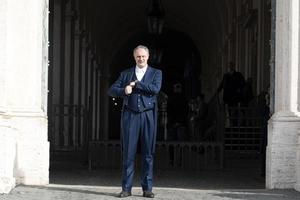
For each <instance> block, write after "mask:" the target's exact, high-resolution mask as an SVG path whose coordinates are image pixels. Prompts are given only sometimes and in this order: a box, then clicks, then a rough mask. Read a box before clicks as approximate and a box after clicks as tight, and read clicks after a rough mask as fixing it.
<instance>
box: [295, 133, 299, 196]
mask: <svg viewBox="0 0 300 200" xmlns="http://www.w3.org/2000/svg"><path fill="white" fill-rule="evenodd" d="M296 173H297V180H296V185H295V190H297V191H299V192H300V131H298V147H297V162H296Z"/></svg>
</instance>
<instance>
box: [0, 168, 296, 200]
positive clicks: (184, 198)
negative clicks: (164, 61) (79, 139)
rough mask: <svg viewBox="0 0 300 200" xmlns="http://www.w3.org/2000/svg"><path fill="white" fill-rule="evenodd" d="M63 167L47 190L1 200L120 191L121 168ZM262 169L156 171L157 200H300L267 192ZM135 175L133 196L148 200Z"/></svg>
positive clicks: (88, 198)
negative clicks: (143, 194) (88, 169)
mask: <svg viewBox="0 0 300 200" xmlns="http://www.w3.org/2000/svg"><path fill="white" fill-rule="evenodd" d="M71 168H72V167H71V166H69V167H68V165H63V167H62V166H61V167H57V168H52V169H51V170H50V184H49V185H48V186H45V187H38V186H18V187H16V188H15V189H14V190H13V191H12V192H11V193H10V194H9V195H0V200H110V199H117V198H116V195H117V193H119V192H120V177H121V172H120V170H117V169H110V170H107V169H106V170H103V169H96V170H93V171H91V172H89V171H87V170H86V169H85V168H80V167H75V168H74V167H73V168H72V169H71ZM257 169H258V168H257V167H256V168H251V167H250V168H247V169H245V168H243V167H237V168H232V167H231V168H225V169H224V170H203V171H201V172H195V171H194V172H193V171H192V172H184V171H182V170H180V171H179V170H169V171H158V170H156V171H155V178H154V185H155V187H154V190H153V191H154V193H155V194H156V196H155V199H162V200H202V199H203V200H219V199H225V200H229V199H232V200H240V199H245V200H252V199H253V200H254V199H255V200H257V199H258V200H296V199H297V200H299V199H300V193H299V192H296V191H294V190H266V189H264V178H262V177H261V176H260V175H259V170H257ZM138 177H139V172H137V174H136V176H135V184H134V188H133V191H132V192H133V196H132V197H128V198H126V199H128V200H130V199H144V198H143V197H142V196H141V195H142V191H141V189H140V187H139V179H138Z"/></svg>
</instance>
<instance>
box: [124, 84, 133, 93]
mask: <svg viewBox="0 0 300 200" xmlns="http://www.w3.org/2000/svg"><path fill="white" fill-rule="evenodd" d="M131 93H132V86H131V85H130V84H129V85H127V86H126V87H125V94H126V95H129V94H131Z"/></svg>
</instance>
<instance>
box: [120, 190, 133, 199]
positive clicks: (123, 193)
mask: <svg viewBox="0 0 300 200" xmlns="http://www.w3.org/2000/svg"><path fill="white" fill-rule="evenodd" d="M129 196H131V192H127V191H122V192H120V194H119V195H118V197H119V198H125V197H129Z"/></svg>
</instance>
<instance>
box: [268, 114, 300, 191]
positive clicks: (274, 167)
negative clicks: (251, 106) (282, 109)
mask: <svg viewBox="0 0 300 200" xmlns="http://www.w3.org/2000/svg"><path fill="white" fill-rule="evenodd" d="M299 129H300V118H299V117H298V116H295V115H289V116H287V115H285V116H284V115H278V114H277V115H276V114H275V115H274V116H273V117H272V118H271V119H270V121H269V126H268V146H267V152H266V153H267V154H266V187H267V188H269V189H275V188H280V189H284V188H294V187H295V184H296V169H297V140H298V130H299Z"/></svg>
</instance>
